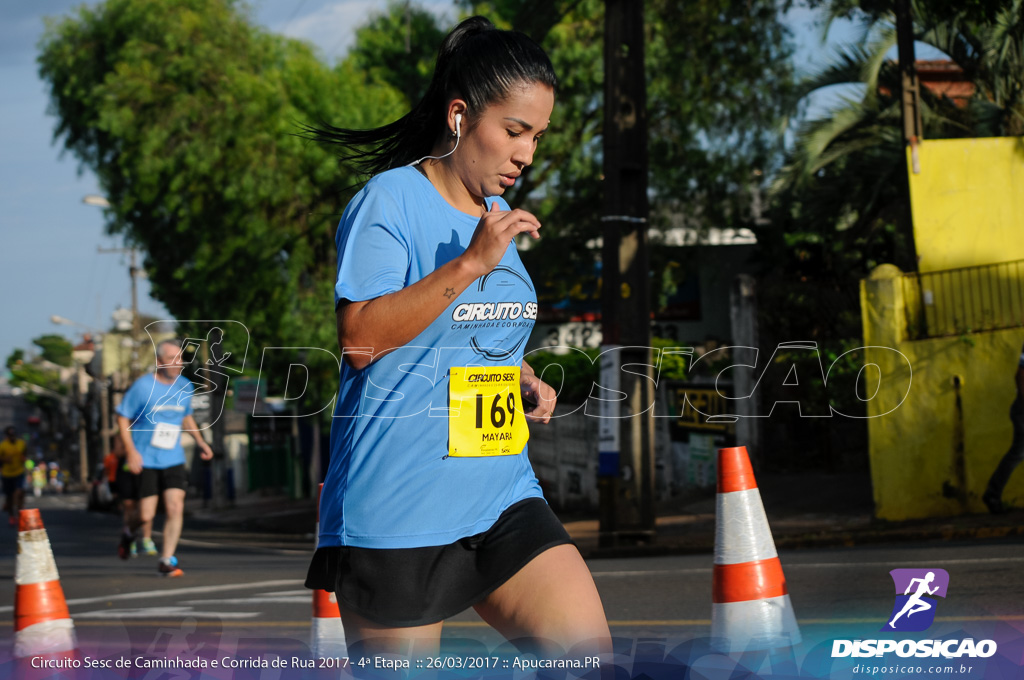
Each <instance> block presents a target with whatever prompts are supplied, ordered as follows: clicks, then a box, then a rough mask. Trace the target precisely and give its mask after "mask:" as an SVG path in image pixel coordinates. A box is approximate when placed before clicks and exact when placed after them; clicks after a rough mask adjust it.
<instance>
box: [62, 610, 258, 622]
mask: <svg viewBox="0 0 1024 680" xmlns="http://www.w3.org/2000/svg"><path fill="white" fill-rule="evenodd" d="M259 615H260V612H203V611H195V610H194V609H192V607H146V608H144V609H101V610H98V611H94V612H82V613H80V614H75V620H76V621H77V620H78V619H146V618H149V617H152V616H182V617H185V618H189V617H191V618H204V619H251V618H253V617H256V616H259Z"/></svg>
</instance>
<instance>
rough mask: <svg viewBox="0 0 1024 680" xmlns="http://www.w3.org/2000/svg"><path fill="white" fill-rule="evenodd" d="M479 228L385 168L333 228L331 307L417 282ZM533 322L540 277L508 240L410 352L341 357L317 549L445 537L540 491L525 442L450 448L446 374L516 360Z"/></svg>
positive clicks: (411, 178) (423, 184)
mask: <svg viewBox="0 0 1024 680" xmlns="http://www.w3.org/2000/svg"><path fill="white" fill-rule="evenodd" d="M492 201H497V202H498V205H499V207H500V208H501V209H502V210H508V209H509V207H508V204H507V203H505V201H503V200H502V199H500V198H491V199H488V200H487V203H488V208H489V207H490V204H491V202H492ZM478 222H479V219H478V218H476V217H472V216H470V215H467V214H465V213H463V212H460V211H459V210H456V209H455V208H454V207H452V206H451V205H449V204H448V202H447V201H445V200H444V198H443V197H442V196H441V195H440V194H439V193H438V192H437V190H436V189H435V188H434V186H433V185H432V184H431V183H430V181H429V180H428V179H427V178H426V177H424V176H423V175H422V174H420V172H419V171H418V170H416V169H415V168H411V167H404V168H397V169H394V170H389V171H387V172H384V173H381V174H379V175H377V176H376V177H374V178H373V179H371V180H370V181H369V182H368V183H367V184H366V186H365V187H363V189H362V191H360V192H359V193H358V194H357V195H356V196H355V197H354V198H353V199H352V201H351V202H350V203H349V205H348V207H347V208H346V210H345V213H344V215H343V216H342V218H341V224H340V225H339V227H338V232H337V237H336V240H337V245H338V279H337V284H336V285H335V289H334V294H335V303H337V302H338V301H339V300H342V299H346V300H350V301H356V302H357V301H364V300H370V299H373V298H376V297H380V296H382V295H386V294H388V293H393V292H395V291H398V290H401V289H402V288H405V287H406V286H409V285H411V284H413V283H415V282H416V281H419V280H420V279H422V278H423V277H425V276H427V275H428V274H430V273H431V272H433V271H434V270H435V269H437V268H438V267H440V266H442V265H443V264H445V263H447V262H449V261H451V260H453V259H455V258H456V257H458V256H459V255H461V254H462V253H463V252H464V251H465V249H466V247H467V246H468V245H469V241H470V239H471V238H472V236H473V233H474V231H475V230H476V225H477V223H478ZM536 316H537V297H536V294H535V292H534V289H533V283H532V282H531V281H530V277H529V276H528V275H527V273H526V271H525V269H524V268H523V264H522V262H521V261H520V259H519V254H518V252H517V251H516V247H515V243H512V242H510V243H509V246H508V249H507V250H506V251H505V255H504V257H503V258H502V260H501V262H500V263H499V265H498V266H497V267H496V268H495V269H494V270H493V271H492V272H491V273H489V274H487V275H486V276H483V277H481V278H479V279H477V280H476V281H475V282H474V283H473V284H472V285H470V287H469V288H467V289H466V290H465V291H464V292H463V293H462V294H461V295H458V296H455V297H453V299H452V300H451V303H450V304H449V305H448V308H447V309H446V310H445V312H444V313H443V314H441V316H439V317H438V318H437V319H435V320H434V321H433V322H432V323H431V324H430V326H428V327H427V328H426V329H425V330H424V331H423V332H422V333H420V335H419V336H417V337H416V338H415V339H413V340H412V341H411V342H409V343H408V344H407V345H406V346H404V347H400V348H398V349H397V350H395V351H393V352H391V353H389V354H386V355H384V356H382V357H380V358H379V359H377V360H376V361H374V362H373V363H372V364H370V365H369V366H367V367H366V368H365V369H363V370H361V371H359V370H355V369H353V368H351V367H350V366H348V365H347V364H346V363H345V362H342V366H341V387H340V390H339V392H338V399H337V403H336V405H335V411H334V418H333V422H332V426H331V463H330V467H329V469H328V472H327V476H326V478H325V481H324V489H323V494H322V497H321V501H320V542H319V545H320V546H321V547H324V546H333V545H350V546H358V547H363V548H414V547H423V546H432V545H447V544H449V543H452V542H454V541H456V540H458V539H460V538H464V537H466V536H472V535H473V534H477V533H480V532H482V531H485V530H487V529H488V528H489V527H490V526H491V525H492V524H493V523H494V521H495V520H496V519H497V518H498V515H500V514H501V512H502V511H503V510H505V509H506V508H508V507H509V506H510V505H512V504H513V503H516V502H518V501H521V500H523V499H525V498H531V497H543V496H542V494H541V490H540V485H539V484H538V482H537V478H536V476H535V475H534V473H533V468H532V467H531V466H530V461H529V459H528V458H527V452H526V448H525V447H524V448H523V450H522V452H521V453H519V454H518V455H502V456H492V457H456V456H451V457H449V456H448V409H447V400H448V384H449V381H448V374H449V370H450V369H451V368H452V367H480V366H483V367H498V366H516V367H518V366H520V365H521V363H522V360H523V350H524V348H525V347H526V342H527V339H528V338H529V336H530V332H531V331H532V330H533V324H534V321H535V319H536ZM374 349H375V350H376V351H378V352H379V351H381V350H383V349H384V348H374ZM515 398H516V399H518V398H519V395H518V389H517V393H516V395H515ZM520 417H521V414H520Z"/></svg>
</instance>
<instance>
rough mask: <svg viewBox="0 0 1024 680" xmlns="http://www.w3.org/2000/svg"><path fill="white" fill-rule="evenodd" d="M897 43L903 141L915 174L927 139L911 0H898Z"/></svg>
mask: <svg viewBox="0 0 1024 680" xmlns="http://www.w3.org/2000/svg"><path fill="white" fill-rule="evenodd" d="M896 46H897V49H898V51H899V57H898V58H899V66H900V112H901V113H902V118H903V143H904V145H908V144H909V145H910V155H911V167H912V169H913V171H914V174H915V175H916V174H917V173H919V172H921V164H920V161H919V160H918V157H917V145H918V144H919V143H920V142H921V140H922V139H924V130H923V129H922V125H921V83H920V81H919V80H918V78H917V68H916V67H915V63H914V62H915V61H916V58H915V56H914V17H913V14H912V13H911V11H910V0H896Z"/></svg>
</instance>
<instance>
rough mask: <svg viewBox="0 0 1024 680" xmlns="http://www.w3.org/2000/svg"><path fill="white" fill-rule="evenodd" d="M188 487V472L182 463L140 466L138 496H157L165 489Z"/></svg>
mask: <svg viewBox="0 0 1024 680" xmlns="http://www.w3.org/2000/svg"><path fill="white" fill-rule="evenodd" d="M187 488H188V473H186V472H185V466H184V465H175V466H173V467H169V468H162V469H154V468H142V474H141V475H140V478H139V498H146V497H147V496H157V495H159V494H161V493H163V492H164V490H165V489H181V490H182V491H184V490H185V489H187Z"/></svg>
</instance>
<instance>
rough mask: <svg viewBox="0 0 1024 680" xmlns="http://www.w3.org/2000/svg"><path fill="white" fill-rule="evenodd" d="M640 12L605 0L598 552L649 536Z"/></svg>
mask: <svg viewBox="0 0 1024 680" xmlns="http://www.w3.org/2000/svg"><path fill="white" fill-rule="evenodd" d="M643 10H644V7H643V2H642V1H641V0H605V24H604V25H605V46H604V73H605V79H604V81H605V90H604V195H605V211H604V216H603V217H602V218H601V221H602V222H603V226H604V229H603V239H604V243H603V249H602V269H601V276H602V284H601V332H602V335H603V342H604V344H605V345H606V347H605V348H604V349H605V350H606V352H607V354H605V356H606V357H608V358H609V359H611V358H612V357H614V359H612V360H611V361H607V362H603V365H602V376H601V378H602V380H601V384H602V386H604V387H606V388H608V389H610V390H617V391H619V392H622V393H624V394H625V395H626V396H625V399H624V400H623V401H604V402H602V413H601V416H602V418H601V429H602V435H601V442H602V443H601V452H600V464H599V470H598V487H599V492H600V511H599V515H600V525H599V526H600V543H601V545H602V546H610V545H614V544H617V543H621V542H626V543H628V542H644V541H650V540H653V538H654V420H653V411H654V408H653V406H654V383H653V380H652V376H651V374H650V371H651V368H650V363H651V350H650V330H651V317H650V294H649V283H648V269H649V266H648V257H647V216H648V205H647V164H648V161H647V93H646V88H645V84H644V83H645V79H644V31H643V28H644V25H643V17H644V11H643ZM609 350H610V351H609ZM626 365H630V369H629V371H624V370H622V368H623V367H625V366H626ZM607 396H608V395H607V394H606V395H605V397H606V398H607Z"/></svg>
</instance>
